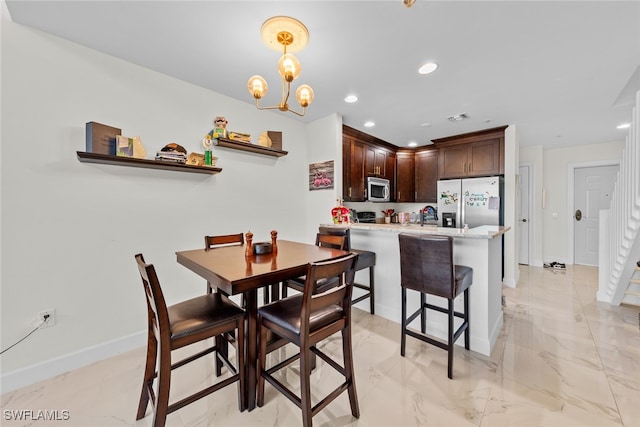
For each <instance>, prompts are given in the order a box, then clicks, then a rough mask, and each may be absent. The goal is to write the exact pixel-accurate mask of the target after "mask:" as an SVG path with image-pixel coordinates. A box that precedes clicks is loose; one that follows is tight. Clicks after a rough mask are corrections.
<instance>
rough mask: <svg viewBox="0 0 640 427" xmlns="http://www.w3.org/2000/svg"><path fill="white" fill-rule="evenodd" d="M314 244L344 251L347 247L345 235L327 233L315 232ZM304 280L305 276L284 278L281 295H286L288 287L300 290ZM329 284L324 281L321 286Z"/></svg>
mask: <svg viewBox="0 0 640 427" xmlns="http://www.w3.org/2000/svg"><path fill="white" fill-rule="evenodd" d="M316 246H319V247H321V248H331V249H340V250H343V251H344V250H346V247H347V239H346V236H334V235H329V234H320V233H317V234H316ZM305 281H306V278H305V277H304V276H302V277H296V278H293V279H288V280H285V281H284V282H283V283H282V297H283V298H284V297H286V296H288V289H289V288H292V289H295V290H296V291H298V292H302V291H303V289H304V284H305ZM331 285H332V284H331V283H324V284H322V285H321V288H323V287H330V286H331Z"/></svg>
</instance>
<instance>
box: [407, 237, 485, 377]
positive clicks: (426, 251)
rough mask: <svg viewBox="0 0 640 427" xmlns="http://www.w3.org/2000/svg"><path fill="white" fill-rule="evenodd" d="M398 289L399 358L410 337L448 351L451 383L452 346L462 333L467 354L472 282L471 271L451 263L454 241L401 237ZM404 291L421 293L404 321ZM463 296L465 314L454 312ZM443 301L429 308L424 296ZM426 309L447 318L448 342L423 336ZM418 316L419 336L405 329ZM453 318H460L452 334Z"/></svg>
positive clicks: (444, 238) (448, 238) (449, 239)
mask: <svg viewBox="0 0 640 427" xmlns="http://www.w3.org/2000/svg"><path fill="white" fill-rule="evenodd" d="M398 240H399V244H400V278H401V282H400V285H401V286H402V337H401V344H400V354H401V355H402V356H403V357H404V353H405V344H406V336H407V335H410V336H412V337H414V338H417V339H419V340H421V341H424V342H426V343H429V344H432V345H435V346H437V347H440V348H442V349H444V350H447V353H448V356H449V360H448V376H449V378H450V379H453V346H454V343H455V342H456V340H457V339H458V338H459V337H460V335H461V334H462V332H464V348H465V349H467V350H469V335H470V334H469V287H470V286H471V283H472V281H473V269H472V268H470V267H466V266H463V265H454V263H453V237H451V236H435V235H425V234H422V235H418V234H407V233H400V234H399V235H398ZM407 289H411V290H414V291H418V292H419V293H420V308H418V310H416V311H415V312H414V313H413V314H411V315H410V316H409V317H407ZM463 292H464V313H460V312H457V311H455V310H454V305H453V303H454V300H455V298H456V297H457V296H458V295H460V294H461V293H463ZM427 294H429V295H435V296H439V297H442V298H446V299H447V302H448V307H447V308H443V307H440V306H437V305H433V304H428V303H427V302H426V295H427ZM427 309H431V310H436V311H439V312H441V313H445V314H446V315H447V317H448V338H447V342H442V341H440V340H437V339H435V338H432V337H430V336H428V335H426V333H425V332H426V324H427V318H426V315H427ZM418 315H420V329H421V332H422V333H418V332H416V331H414V330H412V329H409V328H408V325H409V324H410V323H411V322H412V321H413V320H414V319H415V318H416V317H418ZM454 317H459V318H462V319H463V321H462V324H461V325H460V326H459V327H458V329H456V330H455V332H454Z"/></svg>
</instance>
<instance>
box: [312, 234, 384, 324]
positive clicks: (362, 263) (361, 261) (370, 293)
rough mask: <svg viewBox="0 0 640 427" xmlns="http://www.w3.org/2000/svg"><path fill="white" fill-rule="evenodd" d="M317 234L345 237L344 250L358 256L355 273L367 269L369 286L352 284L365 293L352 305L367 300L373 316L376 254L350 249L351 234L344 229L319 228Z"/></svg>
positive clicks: (355, 299) (354, 300)
mask: <svg viewBox="0 0 640 427" xmlns="http://www.w3.org/2000/svg"><path fill="white" fill-rule="evenodd" d="M318 232H319V233H320V234H331V235H337V236H346V237H347V239H346V245H345V246H346V248H345V250H347V251H350V252H351V253H354V254H357V255H358V261H357V263H356V272H357V271H360V270H364V269H365V268H368V269H369V286H367V285H364V284H362V283H354V284H353V287H355V288H358V289H363V290H364V291H366V292H365V293H364V294H363V295H360V296H359V297H358V298H354V299H353V301H352V304H356V303H359V302H360V301H362V300H365V299H367V298H369V312H370V313H371V314H375V291H374V290H375V280H374V277H375V274H374V273H375V271H374V268H375V266H376V253H375V252H372V251H365V250H362V249H353V248H352V247H351V233H350V229H349V228H346V227H319V228H318Z"/></svg>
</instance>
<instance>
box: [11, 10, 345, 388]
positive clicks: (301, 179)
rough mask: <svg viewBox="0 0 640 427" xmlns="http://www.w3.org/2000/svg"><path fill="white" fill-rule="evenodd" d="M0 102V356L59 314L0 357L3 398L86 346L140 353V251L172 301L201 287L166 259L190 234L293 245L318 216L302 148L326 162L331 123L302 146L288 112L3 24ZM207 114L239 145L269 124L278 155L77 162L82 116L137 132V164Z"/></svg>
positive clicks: (334, 130)
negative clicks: (213, 165)
mask: <svg viewBox="0 0 640 427" xmlns="http://www.w3.org/2000/svg"><path fill="white" fill-rule="evenodd" d="M211 78H212V79H214V78H215V75H212V76H211ZM2 107H3V108H2V117H1V118H2V124H3V126H2V133H1V137H2V143H1V160H2V164H1V166H2V169H1V174H0V178H1V183H2V193H1V203H2V207H3V209H2V223H1V239H2V242H1V243H2V245H1V246H2V259H1V263H2V273H1V281H0V286H1V291H2V292H1V308H2V340H1V347H2V348H3V349H4V348H6V347H7V346H9V345H10V344H12V343H13V342H15V341H16V340H18V339H19V338H21V337H22V336H23V335H25V334H26V333H27V332H28V331H29V330H31V324H32V320H33V319H34V317H35V316H36V314H37V313H38V312H39V311H41V310H46V309H55V310H56V312H57V321H58V324H57V325H56V326H55V327H51V328H48V329H44V330H41V331H38V332H37V333H36V334H34V335H32V336H31V337H29V339H27V340H25V341H24V342H23V343H21V344H19V345H18V346H16V347H15V348H13V349H11V350H10V351H8V352H7V353H6V354H4V355H2V359H1V361H2V374H3V391H6V390H7V384H8V382H7V381H5V380H6V379H7V378H9V377H10V376H11V375H8V376H7V375H6V374H8V373H9V374H11V373H16V372H18V373H20V372H21V370H23V369H27V368H29V367H32V366H34V365H37V364H42V363H45V364H46V363H48V362H50V361H52V360H56V358H64V357H66V356H67V355H70V354H76V353H82V352H86V351H88V350H87V349H94V353H100V352H102V351H105V350H106V349H105V348H103V347H104V346H105V343H107V344H108V345H109V346H110V348H115V347H117V345H112V344H114V343H116V344H117V343H118V342H120V343H121V344H122V347H127V346H131V345H137V344H142V341H141V340H142V336H143V334H142V333H141V332H142V331H143V330H144V329H145V321H146V318H145V315H146V310H145V303H144V297H143V294H142V287H141V285H140V278H139V275H138V273H137V269H136V267H135V263H134V259H133V256H134V254H136V253H138V252H142V253H144V255H145V257H146V259H147V261H148V262H152V263H154V264H155V265H156V268H157V270H158V274H159V277H160V280H161V282H162V284H163V285H164V290H165V293H166V298H167V301H168V303H169V304H171V303H174V302H176V301H178V300H181V299H184V298H187V297H191V296H194V295H198V294H201V293H202V292H204V290H205V282H204V280H203V279H201V278H199V277H197V276H196V275H194V274H193V273H192V272H190V271H188V270H187V269H185V268H184V267H182V266H180V265H178V264H177V263H176V260H175V251H178V250H184V249H191V248H197V247H200V246H202V244H203V236H204V235H205V234H219V233H228V232H246V231H249V230H251V231H252V232H253V233H254V235H255V237H254V239H258V240H259V239H268V237H269V230H271V229H276V230H278V231H279V238H281V239H295V240H304V239H306V238H307V235H308V230H307V228H308V227H309V226H310V224H313V226H314V227H316V226H317V223H318V222H320V221H318V220H316V218H310V217H309V215H308V211H307V206H308V204H307V203H305V202H304V201H305V200H306V198H307V197H308V184H307V174H308V163H309V159H308V156H309V150H308V142H309V141H311V142H313V144H314V145H315V147H314V150H313V153H314V155H313V156H312V157H314V158H312V159H311V160H312V161H315V160H316V159H315V157H316V154H317V157H321V158H322V160H325V159H326V160H328V159H329V157H331V152H333V151H334V145H335V142H336V141H337V140H338V139H339V138H340V135H341V130H339V129H340V126H341V123H340V126H338V125H337V123H338V122H339V121H340V119H341V118H339V117H336V116H332V117H330V118H328V119H325V120H321V121H320V122H321V125H320V126H315V125H314V124H311V125H309V127H310V128H311V129H315V130H318V129H319V128H321V129H322V131H321V132H319V133H317V136H312V137H310V136H309V134H308V131H307V125H304V124H303V123H302V122H300V121H298V120H295V119H293V118H292V117H293V116H289V115H285V114H282V113H279V112H264V111H258V110H256V109H255V107H254V106H253V105H252V104H251V103H250V102H249V100H248V102H247V103H242V102H238V101H236V100H233V99H230V98H228V97H225V96H222V95H220V94H217V93H214V92H211V91H208V90H205V89H202V88H200V87H197V86H194V85H191V84H187V83H185V82H182V81H179V80H176V79H173V78H170V77H168V76H165V75H162V74H159V73H156V72H152V71H149V70H147V69H144V68H141V67H138V66H136V65H133V64H130V63H127V62H123V61H120V60H118V59H115V58H113V57H110V56H107V55H104V54H101V53H98V52H96V51H93V50H90V49H87V48H84V47H82V46H79V45H76V44H73V43H69V42H67V41H64V40H62V39H58V38H56V37H53V36H50V35H47V34H44V33H41V32H38V31H34V30H31V29H28V28H26V27H23V26H20V25H18V24H14V23H11V22H7V21H5V22H3V24H2ZM216 115H224V116H226V118H227V119H228V120H229V125H228V128H229V129H230V130H236V131H240V132H248V133H251V134H252V135H253V138H254V140H257V136H258V135H259V134H260V133H261V132H263V131H265V130H277V131H282V132H283V146H284V147H283V148H284V149H285V150H287V151H288V152H289V154H288V155H287V156H285V157H281V158H273V157H267V156H261V155H258V154H251V153H246V152H240V151H232V150H228V149H227V150H225V149H217V148H216V149H214V155H215V156H217V157H218V158H219V160H218V166H219V167H222V169H223V171H222V172H221V173H220V174H218V175H214V176H211V175H201V174H189V173H183V172H172V171H159V170H148V169H138V168H128V167H121V166H109V165H95V164H86V163H80V162H79V161H78V160H77V158H76V153H75V152H76V151H84V149H85V136H84V124H85V123H86V122H88V121H98V122H101V123H105V124H109V125H113V126H116V127H120V128H121V129H122V133H123V135H127V136H134V135H139V136H140V137H141V139H142V143H143V144H144V145H145V147H146V149H147V156H148V157H152V156H153V154H154V153H155V151H156V150H158V149H160V148H161V147H162V146H164V145H165V144H166V143H168V142H177V143H178V144H181V145H183V146H184V147H185V148H186V149H187V150H188V151H200V152H201V151H202V149H201V147H200V141H201V140H202V137H203V136H204V135H205V134H206V133H207V132H208V131H209V130H210V129H211V127H212V119H213V117H214V116H216ZM327 123H329V126H327ZM314 135H316V134H314ZM323 144H326V145H327V147H328V149H327V151H326V152H324V153H323V152H322V150H323V149H322V148H320V147H319V146H320V145H323ZM337 158H338V157H336V160H337ZM336 167H341V165H340V166H338V165H336ZM338 188H339V187H338ZM333 198H334V197H333V196H331V197H330V199H333ZM300 201H303V202H302V203H300ZM325 202H326V201H325V200H324V198H323V199H322V200H318V201H317V202H316V203H314V204H313V205H312V206H313V207H314V210H315V211H318V212H324V211H327V212H328V211H329V210H330V208H331V206H333V202H331V203H329V204H328V205H327V206H322V205H323V203H325ZM127 337H128V338H127ZM96 349H99V350H100V351H98V350H96ZM124 349H126V348H122V350H124ZM101 356H102V357H107V356H109V354H105V353H103V354H102V355H101ZM79 359H80V358H77V359H76V361H77V360H79ZM89 359H90V358H89ZM88 361H90V360H88ZM46 367H47V368H49V369H48V372H49V374H50V375H53V374H55V372H51V369H53V367H52V366H49V365H47V366H46ZM43 371H47V369H43Z"/></svg>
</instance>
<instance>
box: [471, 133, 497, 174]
mask: <svg viewBox="0 0 640 427" xmlns="http://www.w3.org/2000/svg"><path fill="white" fill-rule="evenodd" d="M468 155H469V157H468V159H467V161H468V167H467V176H487V175H497V174H500V164H501V161H500V139H499V138H495V139H488V140H486V141H479V142H474V143H473V144H470V145H469V151H468Z"/></svg>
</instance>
